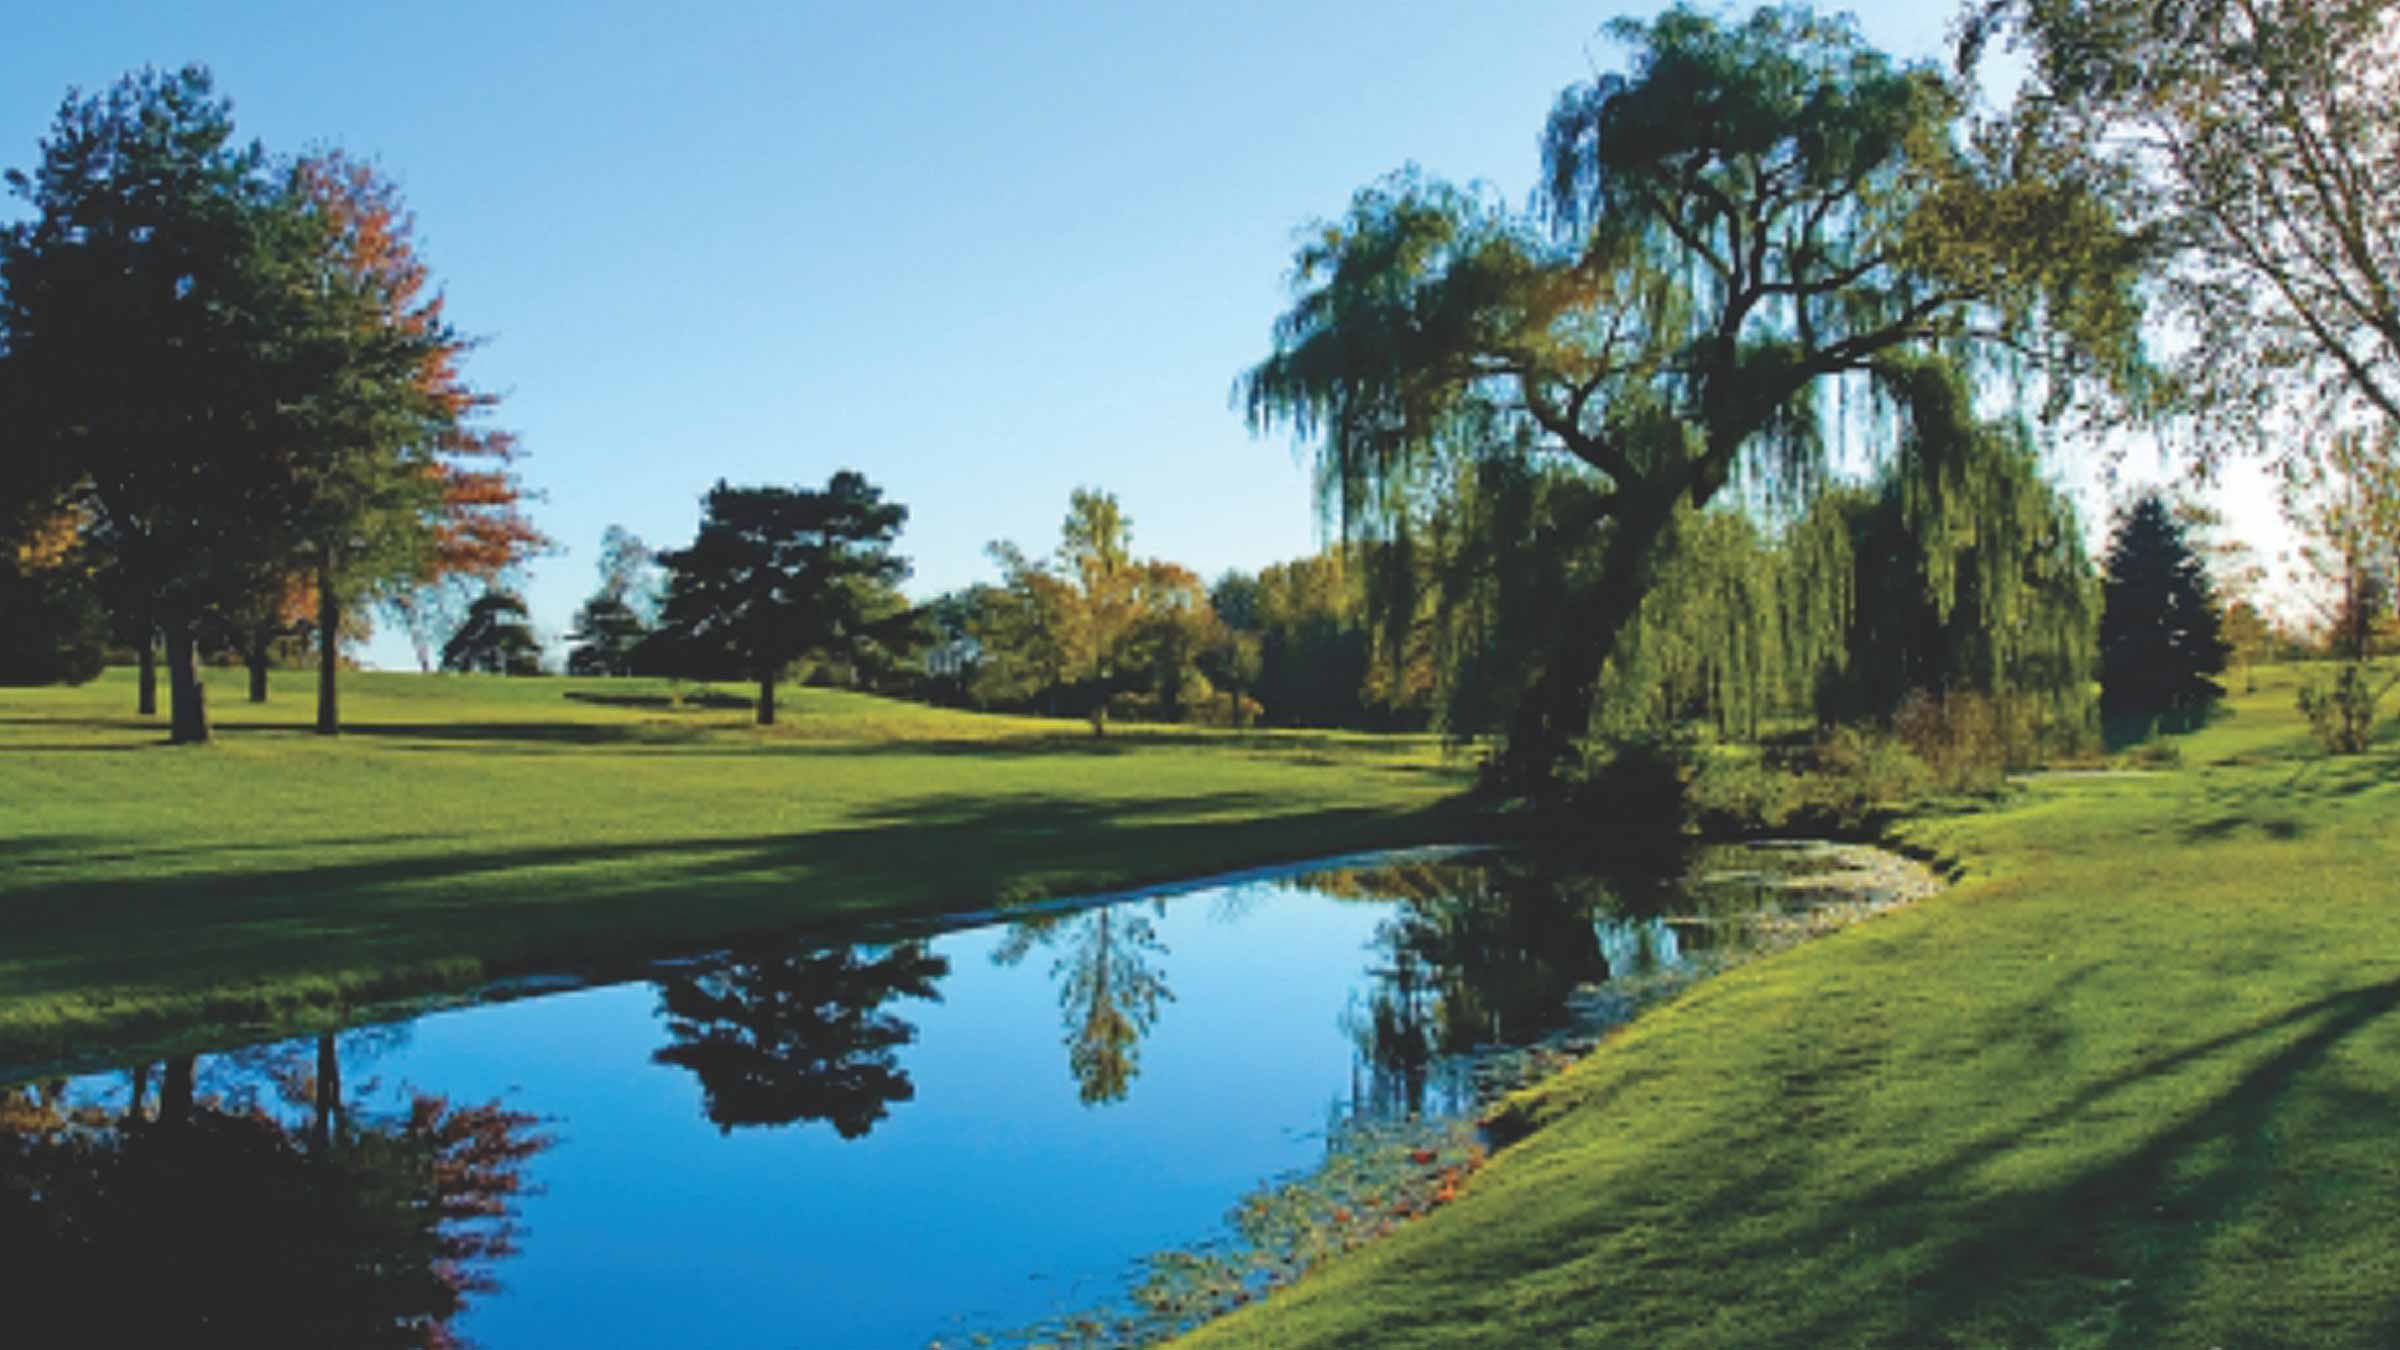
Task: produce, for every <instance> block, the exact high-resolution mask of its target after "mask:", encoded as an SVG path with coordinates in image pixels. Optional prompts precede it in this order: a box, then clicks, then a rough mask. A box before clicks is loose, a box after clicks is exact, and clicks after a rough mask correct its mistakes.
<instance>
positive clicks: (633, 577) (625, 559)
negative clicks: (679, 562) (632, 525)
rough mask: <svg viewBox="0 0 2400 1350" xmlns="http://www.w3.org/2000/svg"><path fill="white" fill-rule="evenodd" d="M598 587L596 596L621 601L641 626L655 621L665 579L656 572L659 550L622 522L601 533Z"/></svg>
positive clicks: (657, 570)
mask: <svg viewBox="0 0 2400 1350" xmlns="http://www.w3.org/2000/svg"><path fill="white" fill-rule="evenodd" d="M599 566H600V589H599V590H598V591H597V592H595V594H597V595H605V596H610V597H612V598H614V599H616V600H619V601H622V602H623V603H624V605H625V607H626V608H627V609H629V610H631V611H632V612H633V616H634V617H635V618H636V619H639V620H640V621H641V622H642V623H643V624H644V625H649V624H654V623H657V622H658V607H659V603H660V601H661V600H662V598H663V597H662V595H661V593H660V591H661V587H662V586H663V585H664V579H663V578H662V577H661V576H660V575H659V569H658V551H657V550H656V549H653V548H651V547H650V546H649V545H648V544H645V543H643V542H642V539H641V536H640V535H637V534H635V533H634V532H633V531H631V530H629V529H626V528H625V527H624V526H622V525H611V526H609V527H608V528H607V529H605V530H603V531H601V532H600V564H599Z"/></svg>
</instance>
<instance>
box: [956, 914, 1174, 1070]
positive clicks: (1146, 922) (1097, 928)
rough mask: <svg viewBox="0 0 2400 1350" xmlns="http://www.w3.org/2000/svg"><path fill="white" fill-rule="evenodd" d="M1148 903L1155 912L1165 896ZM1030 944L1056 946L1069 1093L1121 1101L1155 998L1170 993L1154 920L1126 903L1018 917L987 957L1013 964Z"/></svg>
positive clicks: (1166, 998)
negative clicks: (1071, 1080) (1072, 1085)
mask: <svg viewBox="0 0 2400 1350" xmlns="http://www.w3.org/2000/svg"><path fill="white" fill-rule="evenodd" d="M1151 904H1152V906H1153V912H1154V913H1156V914H1157V915H1158V916H1160V917H1162V918H1163V917H1164V916H1165V914H1166V901H1164V900H1156V901H1152V902H1151ZM1036 947H1040V948H1043V949H1044V950H1047V951H1052V952H1055V953H1057V956H1056V958H1055V959H1054V960H1053V961H1052V962H1051V965H1050V976H1051V978H1052V979H1055V980H1057V981H1058V1009H1059V1015H1060V1018H1061V1020H1062V1022H1063V1024H1064V1029H1065V1033H1066V1035H1065V1043H1066V1047H1067V1072H1068V1074H1069V1076H1071V1077H1072V1078H1074V1080H1075V1090H1076V1095H1077V1096H1078V1097H1079V1098H1080V1099H1081V1101H1082V1102H1083V1104H1084V1105H1086V1106H1100V1105H1105V1104H1107V1103H1110V1102H1121V1101H1123V1100H1125V1097H1126V1095H1127V1094H1128V1093H1130V1092H1131V1091H1132V1090H1133V1080H1134V1079H1135V1078H1136V1077H1138V1076H1140V1074H1141V1071H1142V1056H1141V1045H1142V1037H1143V1036H1145V1035H1147V1034H1149V1031H1150V1028H1151V1027H1152V1025H1154V1024H1155V1023H1156V1022H1157V1021H1158V1005H1159V1004H1160V1003H1162V1002H1169V1003H1171V1002H1173V1001H1174V999H1175V994H1174V992H1173V991H1172V990H1170V989H1168V988H1167V979H1166V974H1165V972H1164V971H1163V970H1162V969H1161V967H1160V964H1159V963H1160V960H1161V959H1162V958H1164V957H1165V956H1166V955H1167V945H1166V943H1165V942H1164V941H1163V940H1161V939H1160V937H1159V936H1158V928H1157V925H1156V924H1154V923H1153V922H1152V921H1151V917H1150V915H1146V914H1143V913H1142V912H1141V910H1140V909H1139V908H1138V907H1137V906H1136V905H1131V904H1125V905H1113V906H1110V907H1108V908H1106V909H1095V910H1086V911H1084V912H1082V913H1079V914H1048V915H1043V916H1040V917H1038V918H1030V919H1022V920H1019V921H1018V922H1016V923H1013V924H1011V925H1009V929H1008V935H1007V936H1006V937H1004V938H1002V939H1001V942H1000V945H999V946H998V947H996V948H994V949H993V951H992V961H993V963H994V964H996V965H1001V966H1014V965H1016V964H1018V963H1019V962H1021V961H1023V960H1024V959H1025V957H1026V954H1027V953H1029V952H1031V951H1032V950H1033V949H1034V948H1036Z"/></svg>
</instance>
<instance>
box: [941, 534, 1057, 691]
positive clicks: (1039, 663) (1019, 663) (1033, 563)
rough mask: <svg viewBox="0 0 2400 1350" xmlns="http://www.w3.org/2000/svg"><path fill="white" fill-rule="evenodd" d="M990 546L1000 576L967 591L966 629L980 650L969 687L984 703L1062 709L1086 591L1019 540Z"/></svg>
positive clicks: (999, 542) (995, 543)
mask: <svg viewBox="0 0 2400 1350" xmlns="http://www.w3.org/2000/svg"><path fill="white" fill-rule="evenodd" d="M987 551H988V552H989V554H990V555H991V558H992V561H993V563H994V564H995V565H997V566H998V567H999V569H1000V584H999V585H998V586H993V587H985V588H983V589H981V590H978V591H975V592H971V593H970V594H969V596H968V601H969V603H970V605H971V608H970V611H969V614H968V617H967V632H968V635H969V636H971V637H972V638H974V640H975V643H976V645H977V647H978V648H979V649H980V652H981V659H980V660H979V661H978V662H977V663H976V666H975V674H974V677H973V681H972V683H971V684H970V685H969V688H970V690H971V691H972V692H973V693H974V695H975V697H976V699H977V701H979V702H981V703H985V704H1000V705H1004V706H1005V705H1020V706H1033V707H1038V708H1040V709H1041V710H1042V711H1043V712H1046V713H1050V714H1053V715H1057V714H1060V713H1064V712H1066V711H1068V708H1067V707H1066V706H1064V705H1065V703H1066V701H1067V700H1068V698H1069V697H1070V695H1071V694H1072V692H1073V691H1072V690H1071V689H1070V688H1069V680H1070V673H1069V655H1068V650H1067V646H1066V634H1067V631H1068V628H1069V626H1070V624H1071V623H1072V619H1071V618H1070V615H1071V613H1072V611H1073V610H1074V608H1075V606H1076V605H1077V604H1078V603H1080V597H1079V596H1078V594H1077V592H1076V589H1075V587H1074V585H1073V583H1071V582H1069V581H1068V580H1066V579H1065V578H1063V577H1061V576H1059V575H1058V574H1057V573H1055V572H1054V571H1052V570H1051V568H1050V567H1049V566H1047V565H1046V564H1044V563H1043V562H1041V561H1038V560H1036V559H1032V558H1028V557H1026V556H1025V553H1024V551H1023V550H1021V549H1019V548H1018V547H1017V546H1016V545H1015V544H1011V543H1007V542H1005V541H997V542H994V543H993V544H991V545H990V546H989V548H988V550H987Z"/></svg>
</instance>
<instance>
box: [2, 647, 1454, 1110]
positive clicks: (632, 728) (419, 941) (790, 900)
mask: <svg viewBox="0 0 2400 1350" xmlns="http://www.w3.org/2000/svg"><path fill="white" fill-rule="evenodd" d="M213 686H214V687H213V688H212V691H211V692H212V693H213V694H215V695H216V699H215V702H214V708H213V711H214V712H215V715H216V719H217V725H218V728H219V731H220V735H219V738H218V741H217V743H216V744H214V745H211V746H207V747H200V748H170V747H168V746H166V745H164V744H162V742H163V740H164V737H165V729H164V727H163V725H161V724H160V722H158V721H157V720H149V721H145V720H143V719H138V718H136V717H134V716H132V714H131V709H132V706H133V688H132V681H131V678H130V675H129V673H127V672H111V673H110V675H108V676H107V677H104V678H103V679H102V680H100V681H98V682H96V683H94V684H92V685H89V686H86V687H84V688H80V689H43V690H0V933H5V934H6V941H5V943H0V1063H9V1062H15V1063H20V1064H22V1063H29V1062H34V1061H39V1060H42V1059H45V1058H49V1057H52V1056H55V1055H58V1054H62V1053H65V1052H67V1051H70V1050H76V1049H88V1048H89V1047H90V1046H91V1045H93V1044H95V1043H109V1042H116V1041H124V1040H128V1039H143V1040H149V1039H154V1038H157V1037H159V1036H161V1035H164V1034H169V1033H176V1032H185V1033H190V1032H194V1031H197V1030H201V1029H204V1028H210V1027H215V1026H221V1025H223V1024H225V1023H229V1022H241V1023H248V1024H258V1025H294V1024H296V1023H297V1021H299V1020H301V1019H304V1018H305V1017H306V1016H307V1015H308V1014H309V1013H310V1012H311V1010H312V1009H319V1008H323V1007H325V1006H327V1005H331V1004H338V1003H339V1002H340V1001H342V1000H345V999H351V998H356V997H360V996H362V995H366V994H370V993H371V994H377V995H388V994H394V993H404V992H416V991H424V990H432V989H439V988H444V987H455V986H460V985H464V984H467V983H472V982H474V981H476V980H478V979H482V978H485V977H487V976H489V975H492V974H495V973H500V972H505V971H510V970H517V969H529V968H540V967H543V966H546V965H555V964H560V963H566V962H573V961H578V960H583V959H589V958H596V957H603V956H609V955H618V954H623V953H627V952H639V951H644V950H656V949H660V948H676V947H690V946H695V945H702V944H708V943H714V942H718V941H722V940H726V939H729V938H733V937H736V936H738V935H742V934H746V933H755V932H763V931H767V930H772V929H775V928H779V927H784V926H788V925H794V924H816V923H828V922H839V921H842V920H844V919H849V918H858V917H864V916H868V915H884V914H894V913H912V914H923V913H933V912H942V911H948V910H960V909H971V908H978V907H983V906H988V905H990V904H993V903H994V902H996V901H1000V900H1004V899H1009V898H1014V897H1029V896H1037V895H1057V894H1072V893H1075V892H1080V891H1087V890H1093V889H1102V888H1108V887H1114V886H1119V885H1124V884H1129V883H1134V882H1140V881H1149V880H1160V879H1166V878H1172V877H1179V876H1189V875H1197V874H1202V873H1207V872H1212V871H1218V870H1223V869H1226V868H1231V867H1238V866H1243V865H1248V864H1254V863H1260V862H1266V861H1273V860H1278V859H1284V858H1293V857H1301V856H1307V855H1310V854H1317V853H1329V852H1337V851H1341V850H1344V849H1351V848H1360V847H1369V846H1376V845H1382V844H1389V843H1399V842H1415V841H1421V840H1425V839H1428V838H1432V837H1437V836H1440V835H1442V834H1444V833H1446V832H1449V831H1451V830H1453V829H1455V828H1457V824H1456V818H1455V815H1454V814H1453V811H1452V809H1451V808H1449V807H1448V806H1447V805H1446V803H1447V802H1448V801H1449V799H1450V798H1451V797H1452V796H1453V795H1454V794H1455V793H1456V792H1457V791H1458V790H1459V788H1460V787H1461V786H1462V784H1463V781H1464V780H1463V775H1462V773H1461V772H1460V771H1459V770H1457V769H1455V768H1454V767H1451V766H1447V765H1445V764H1444V763H1443V760H1442V757H1441V754H1440V752H1439V749H1438V747H1436V746H1435V745H1434V744H1433V743H1432V742H1431V741H1428V740H1422V739H1403V738H1381V737H1357V736H1345V735H1319V734H1304V733H1261V734H1254V735H1236V734H1232V733H1210V732H1189V733H1176V732H1170V731H1168V730H1165V729H1155V730H1153V729H1139V728H1119V729H1116V730H1112V732H1111V734H1110V736H1109V737H1108V738H1107V739H1106V740H1105V741H1095V740H1093V739H1092V737H1091V735H1090V732H1089V731H1088V729H1086V728H1085V727H1083V726H1082V724H1080V723H1062V722H1052V721H1044V720H1039V719H1031V718H1008V717H989V716H982V715H976V714H969V713H960V712H951V711H946V710H939V709H931V708H925V707H920V706H916V705H910V704H900V703H893V702H889V701H885V700H880V699H872V698H867V697H864V696H860V695H852V694H845V693H839V692H834V691H827V690H793V691H790V693H789V701H788V703H787V704H786V706H785V707H784V709H783V717H782V725H780V726H778V727H775V728H772V729H766V730H760V729H757V728H752V727H750V726H748V725H747V722H748V714H747V713H746V712H745V711H743V710H741V709H740V708H732V707H714V708H677V707H669V706H664V699H663V695H664V693H665V688H664V686H662V685H650V684H645V683H642V682H636V681H576V680H524V681H504V680H499V679H488V678H472V677H455V676H453V677H422V676H414V675H376V674H362V675H356V676H352V677H350V678H349V679H348V682H347V684H346V687H345V692H344V711H345V714H346V716H347V718H348V721H349V729H348V732H347V734H345V735H344V736H342V737H341V738H339V739H338V740H329V739H326V738H321V737H318V736H315V735H312V734H310V733H309V731H308V728H309V726H310V725H311V724H312V720H311V719H312V708H313V704H312V702H311V700H310V698H309V696H308V694H307V692H306V689H307V686H306V684H305V681H304V679H303V677H299V676H296V675H287V676H284V677H282V684H281V686H280V687H279V688H278V689H277V691H276V694H275V701H273V702H270V703H269V704H267V705H265V706H263V707H253V706H251V705H248V704H245V703H241V702H239V701H238V697H239V690H240V688H241V680H240V675H239V672H230V673H226V674H221V675H219V676H218V677H216V679H215V680H214V681H213ZM595 699H602V700H606V701H593V700H595Z"/></svg>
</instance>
